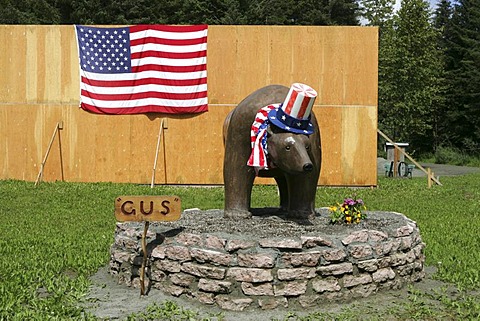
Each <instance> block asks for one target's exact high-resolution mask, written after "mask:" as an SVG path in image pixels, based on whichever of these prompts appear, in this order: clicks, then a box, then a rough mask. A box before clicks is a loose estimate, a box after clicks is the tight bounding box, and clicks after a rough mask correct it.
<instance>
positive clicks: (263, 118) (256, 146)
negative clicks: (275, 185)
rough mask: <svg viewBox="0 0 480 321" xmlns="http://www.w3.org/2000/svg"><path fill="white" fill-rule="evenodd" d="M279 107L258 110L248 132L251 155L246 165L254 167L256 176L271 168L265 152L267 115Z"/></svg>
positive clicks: (274, 105)
mask: <svg viewBox="0 0 480 321" xmlns="http://www.w3.org/2000/svg"><path fill="white" fill-rule="evenodd" d="M280 105H281V104H272V105H268V106H265V107H263V108H262V109H260V110H259V111H258V113H257V115H256V116H255V121H254V122H253V124H252V127H251V130H250V142H251V144H252V153H251V154H250V158H249V159H248V162H247V165H248V166H252V167H254V168H255V172H256V173H257V175H258V171H259V170H261V169H264V170H268V169H269V167H270V168H271V167H272V164H270V162H269V161H268V151H267V127H268V124H269V120H268V113H269V112H270V111H271V110H272V109H274V108H278V107H279V106H280Z"/></svg>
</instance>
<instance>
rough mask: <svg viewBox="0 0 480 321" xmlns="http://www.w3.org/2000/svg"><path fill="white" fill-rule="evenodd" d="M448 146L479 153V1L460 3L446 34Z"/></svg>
mask: <svg viewBox="0 0 480 321" xmlns="http://www.w3.org/2000/svg"><path fill="white" fill-rule="evenodd" d="M445 38H446V43H447V50H446V73H447V77H448V81H449V90H448V95H447V106H448V109H447V111H446V115H445V116H446V119H447V120H448V122H449V124H448V125H449V127H448V129H449V139H450V143H451V144H452V145H453V146H454V147H457V148H460V149H462V150H465V151H467V152H470V153H474V154H478V153H479V152H480V1H479V0H460V1H459V2H458V5H456V6H455V8H454V12H453V16H452V19H451V25H450V28H449V29H447V34H446V37H445Z"/></svg>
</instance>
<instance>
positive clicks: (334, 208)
mask: <svg viewBox="0 0 480 321" xmlns="http://www.w3.org/2000/svg"><path fill="white" fill-rule="evenodd" d="M329 209H330V211H332V212H336V211H337V207H336V206H330V208H329Z"/></svg>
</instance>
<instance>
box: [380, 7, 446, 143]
mask: <svg viewBox="0 0 480 321" xmlns="http://www.w3.org/2000/svg"><path fill="white" fill-rule="evenodd" d="M429 17H430V12H429V5H428V3H427V2H426V1H423V0H404V1H402V7H401V9H400V10H399V11H398V15H397V16H395V17H394V21H393V27H392V28H391V29H390V31H389V32H390V33H391V34H389V32H387V34H386V35H385V36H384V38H383V39H384V43H383V44H382V45H383V46H388V48H383V50H384V52H383V55H384V56H383V57H382V60H381V61H380V63H381V64H382V67H381V68H382V71H381V73H380V77H382V88H381V91H380V94H381V95H382V96H381V98H380V106H379V108H380V111H379V116H381V126H380V127H383V129H384V130H385V131H387V134H389V135H390V136H391V137H393V138H394V139H395V140H398V141H400V140H401V141H406V142H409V143H410V144H411V145H412V147H413V148H414V149H416V150H418V151H420V152H422V151H430V150H432V149H433V148H434V146H433V144H432V143H431V141H432V139H433V123H434V120H433V116H432V115H434V114H435V108H436V106H437V105H438V101H439V99H440V98H441V88H440V71H441V59H440V57H441V56H440V54H439V51H438V50H437V45H436V39H437V38H436V31H435V29H434V28H433V26H432V25H431V23H430V20H429ZM385 30H389V29H385Z"/></svg>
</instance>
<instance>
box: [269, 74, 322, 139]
mask: <svg viewBox="0 0 480 321" xmlns="http://www.w3.org/2000/svg"><path fill="white" fill-rule="evenodd" d="M315 98H317V92H316V91H315V90H314V89H313V88H311V87H310V86H307V85H305V84H301V83H294V84H292V86H291V87H290V90H289V92H288V94H287V97H286V98H285V101H284V102H283V104H281V105H280V107H279V108H276V109H273V110H271V111H270V112H269V113H268V119H269V120H270V122H271V123H272V124H274V125H275V126H277V127H279V128H281V129H283V130H286V131H289V132H292V133H297V134H305V135H310V134H312V133H313V125H312V124H311V123H310V118H311V112H312V107H313V103H314V102H315Z"/></svg>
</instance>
